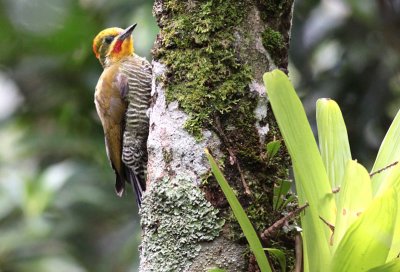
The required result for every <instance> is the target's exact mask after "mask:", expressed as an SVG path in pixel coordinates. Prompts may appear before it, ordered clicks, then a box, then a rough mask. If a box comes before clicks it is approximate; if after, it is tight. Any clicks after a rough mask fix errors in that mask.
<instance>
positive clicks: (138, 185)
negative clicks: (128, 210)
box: [125, 167, 145, 208]
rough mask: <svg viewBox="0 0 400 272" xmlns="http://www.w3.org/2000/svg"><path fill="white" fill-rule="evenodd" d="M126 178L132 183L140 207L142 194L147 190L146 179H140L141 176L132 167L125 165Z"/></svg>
mask: <svg viewBox="0 0 400 272" xmlns="http://www.w3.org/2000/svg"><path fill="white" fill-rule="evenodd" d="M125 175H126V180H127V181H128V182H129V183H130V184H131V185H132V189H133V192H134V194H135V196H136V202H137V204H138V206H139V208H140V207H141V205H142V196H143V192H144V190H145V188H144V184H145V183H144V181H143V182H141V181H140V177H139V176H138V175H137V174H135V173H134V171H133V170H132V169H131V168H130V167H125Z"/></svg>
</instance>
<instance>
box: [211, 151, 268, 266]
mask: <svg viewBox="0 0 400 272" xmlns="http://www.w3.org/2000/svg"><path fill="white" fill-rule="evenodd" d="M205 153H206V156H207V159H208V161H209V162H210V166H211V171H212V172H213V174H214V176H215V178H216V179H217V182H218V184H219V186H220V187H221V189H222V191H223V192H224V195H225V197H226V199H227V200H228V202H229V205H230V207H231V209H232V211H233V214H234V215H235V217H236V219H237V220H238V222H239V225H240V227H241V228H242V230H243V233H244V235H245V237H246V239H247V242H248V243H249V245H250V249H251V251H252V252H253V254H254V256H255V257H256V260H257V263H258V266H259V267H260V270H261V272H264V271H265V272H267V271H268V272H270V271H272V270H271V267H270V265H269V262H268V260H267V257H266V256H265V253H264V250H263V247H262V245H261V242H260V240H259V239H258V236H257V233H256V231H255V230H254V228H253V225H252V224H251V222H250V220H249V218H248V217H247V215H246V213H245V211H244V210H243V208H242V206H241V205H240V203H239V200H238V199H237V198H236V196H235V193H234V192H233V190H232V188H231V187H230V186H229V184H228V182H227V181H226V179H225V177H224V175H223V174H222V172H221V170H220V169H219V167H218V165H217V163H216V162H215V160H214V158H213V157H212V156H211V154H210V153H209V152H208V150H207V149H206V150H205Z"/></svg>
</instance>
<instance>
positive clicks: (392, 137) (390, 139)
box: [371, 111, 400, 195]
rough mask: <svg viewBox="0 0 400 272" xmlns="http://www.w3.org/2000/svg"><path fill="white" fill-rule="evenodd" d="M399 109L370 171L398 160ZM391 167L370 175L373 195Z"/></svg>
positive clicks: (399, 143)
mask: <svg viewBox="0 0 400 272" xmlns="http://www.w3.org/2000/svg"><path fill="white" fill-rule="evenodd" d="M399 139H400V111H399V112H397V115H396V117H395V118H394V120H393V122H392V124H391V125H390V128H389V130H388V132H387V133H386V136H385V138H384V139H383V141H382V144H381V147H380V148H379V152H378V155H377V157H376V160H375V163H374V166H373V167H372V171H371V172H374V171H377V170H380V169H382V168H384V167H386V166H388V165H389V164H391V163H393V162H395V161H398V160H399V158H400V141H399ZM391 171H392V169H387V170H384V171H382V172H381V173H379V174H376V175H374V176H373V177H372V192H373V194H374V195H375V194H376V193H377V192H378V190H379V187H380V186H381V184H382V182H383V181H384V180H385V178H386V177H387V176H388V175H389V174H390V172H391Z"/></svg>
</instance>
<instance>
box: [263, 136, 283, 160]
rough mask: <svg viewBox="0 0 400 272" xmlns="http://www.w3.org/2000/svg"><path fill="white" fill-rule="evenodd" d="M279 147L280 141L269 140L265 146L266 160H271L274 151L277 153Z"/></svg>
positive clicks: (274, 153)
mask: <svg viewBox="0 0 400 272" xmlns="http://www.w3.org/2000/svg"><path fill="white" fill-rule="evenodd" d="M280 148H281V141H279V140H276V141H271V142H269V143H268V144H267V147H266V150H267V157H268V160H271V159H272V158H273V157H275V155H276V153H278V151H279V149H280Z"/></svg>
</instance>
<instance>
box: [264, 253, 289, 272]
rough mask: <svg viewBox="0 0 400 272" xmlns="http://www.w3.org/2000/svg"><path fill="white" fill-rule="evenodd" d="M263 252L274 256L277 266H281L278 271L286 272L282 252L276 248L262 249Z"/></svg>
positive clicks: (284, 258)
mask: <svg viewBox="0 0 400 272" xmlns="http://www.w3.org/2000/svg"><path fill="white" fill-rule="evenodd" d="M264 250H266V251H268V252H269V253H270V254H271V255H272V256H274V257H275V258H276V259H277V260H278V262H279V265H280V266H281V269H280V270H279V271H281V272H286V257H285V253H283V251H282V250H279V249H277V248H264Z"/></svg>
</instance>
